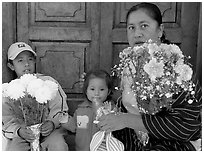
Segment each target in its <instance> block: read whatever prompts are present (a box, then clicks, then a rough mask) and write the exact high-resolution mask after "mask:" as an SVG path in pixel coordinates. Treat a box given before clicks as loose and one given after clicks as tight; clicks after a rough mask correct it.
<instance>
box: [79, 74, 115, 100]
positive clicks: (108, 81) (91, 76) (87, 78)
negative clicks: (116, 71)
mask: <svg viewBox="0 0 204 153" xmlns="http://www.w3.org/2000/svg"><path fill="white" fill-rule="evenodd" d="M94 78H100V79H104V80H105V82H106V85H107V87H108V89H109V92H110V94H109V95H108V97H107V99H106V100H110V99H111V96H110V95H111V94H112V88H113V86H112V78H111V76H110V75H109V74H108V72H106V71H105V70H92V71H89V72H88V73H87V74H86V76H85V78H84V79H85V80H84V85H83V94H84V95H85V96H86V98H87V95H86V92H87V88H88V86H89V81H90V80H91V79H94Z"/></svg>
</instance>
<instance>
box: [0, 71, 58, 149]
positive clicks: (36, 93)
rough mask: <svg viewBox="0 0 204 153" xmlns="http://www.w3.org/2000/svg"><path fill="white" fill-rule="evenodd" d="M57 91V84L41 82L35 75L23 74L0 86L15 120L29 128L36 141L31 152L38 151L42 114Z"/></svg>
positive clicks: (43, 118) (48, 81)
mask: <svg viewBox="0 0 204 153" xmlns="http://www.w3.org/2000/svg"><path fill="white" fill-rule="evenodd" d="M57 91H58V84H57V83H55V82H53V81H50V80H45V81H44V80H42V79H40V78H38V77H37V75H36V74H24V75H23V76H21V77H20V78H19V79H15V80H12V81H11V82H10V83H4V84H3V85H2V96H3V97H5V98H8V99H9V100H8V101H6V102H8V103H9V106H10V107H11V108H12V111H13V115H14V116H15V117H16V119H17V120H20V121H23V122H24V124H25V126H26V127H27V128H30V129H31V130H32V131H33V132H34V134H35V136H36V139H35V140H34V142H33V143H31V150H32V151H38V150H40V148H39V135H40V126H41V124H42V123H43V121H44V120H45V118H46V116H45V114H46V113H44V112H45V111H47V109H48V103H49V101H50V100H52V99H54V98H55V96H56V94H57Z"/></svg>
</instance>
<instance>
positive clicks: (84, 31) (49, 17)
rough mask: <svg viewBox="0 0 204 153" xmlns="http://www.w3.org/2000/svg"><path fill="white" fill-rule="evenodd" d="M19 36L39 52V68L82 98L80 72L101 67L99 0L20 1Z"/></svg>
mask: <svg viewBox="0 0 204 153" xmlns="http://www.w3.org/2000/svg"><path fill="white" fill-rule="evenodd" d="M17 14H18V15H17V40H18V41H25V42H28V43H29V44H30V45H31V46H32V47H33V48H34V49H35V51H36V53H37V68H36V69H37V72H39V73H43V74H45V75H49V76H52V77H53V78H55V79H56V80H58V82H59V83H60V84H61V86H62V88H63V90H64V91H65V92H66V93H67V95H68V98H69V99H68V100H75V98H76V97H77V98H78V100H80V97H81V96H82V89H81V88H80V86H79V82H78V81H79V77H80V75H81V74H82V73H83V72H84V71H87V70H89V69H93V68H98V67H99V63H98V61H99V30H98V29H99V23H100V22H99V14H100V12H99V5H98V3H85V2H78V3H71V2H68V3H65V2H60V3H55V2H54V3H50V2H49V3H48V2H43V3H34V2H31V3H17Z"/></svg>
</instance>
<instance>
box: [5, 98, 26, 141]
mask: <svg viewBox="0 0 204 153" xmlns="http://www.w3.org/2000/svg"><path fill="white" fill-rule="evenodd" d="M22 126H25V125H24V124H23V121H22V122H20V121H19V120H18V119H17V118H16V117H15V116H14V114H13V111H12V108H11V107H10V105H9V99H8V98H2V132H3V135H4V136H5V137H6V138H9V139H12V138H15V137H18V134H17V131H18V129H19V128H20V127H22Z"/></svg>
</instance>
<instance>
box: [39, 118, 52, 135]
mask: <svg viewBox="0 0 204 153" xmlns="http://www.w3.org/2000/svg"><path fill="white" fill-rule="evenodd" d="M53 130H54V123H53V122H52V121H46V122H45V123H44V124H43V125H41V133H42V136H48V135H49V134H50V133H51V132H52V131H53Z"/></svg>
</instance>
